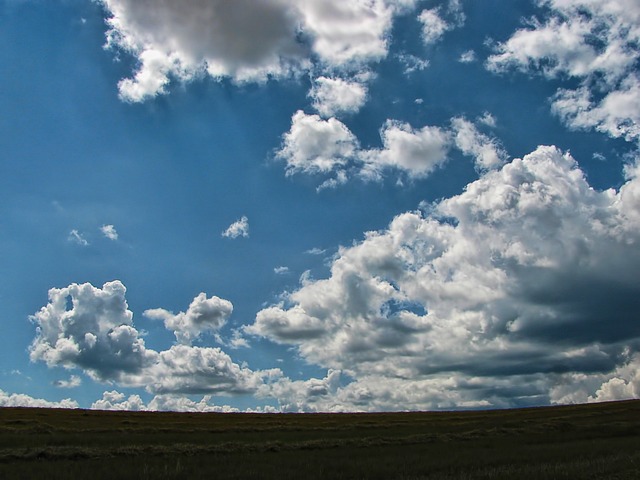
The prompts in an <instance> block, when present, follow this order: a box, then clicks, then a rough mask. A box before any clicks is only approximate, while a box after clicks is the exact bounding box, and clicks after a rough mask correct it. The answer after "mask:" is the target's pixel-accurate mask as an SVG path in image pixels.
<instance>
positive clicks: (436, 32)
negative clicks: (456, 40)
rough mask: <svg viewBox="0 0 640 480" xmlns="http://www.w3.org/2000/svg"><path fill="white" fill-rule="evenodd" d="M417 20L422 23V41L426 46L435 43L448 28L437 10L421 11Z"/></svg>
mask: <svg viewBox="0 0 640 480" xmlns="http://www.w3.org/2000/svg"><path fill="white" fill-rule="evenodd" d="M418 20H420V23H422V40H423V41H424V43H425V44H426V45H431V44H433V43H436V42H437V41H438V40H440V38H441V37H442V36H443V35H444V33H445V32H446V31H447V30H449V28H450V27H449V24H448V23H447V22H446V21H445V20H444V19H443V18H442V17H441V16H440V13H439V9H437V8H432V9H428V10H423V11H422V12H421V13H420V15H419V16H418Z"/></svg>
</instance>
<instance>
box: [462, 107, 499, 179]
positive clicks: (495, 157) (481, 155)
mask: <svg viewBox="0 0 640 480" xmlns="http://www.w3.org/2000/svg"><path fill="white" fill-rule="evenodd" d="M486 115H489V114H485V116H484V117H483V118H482V119H481V121H482V123H489V124H491V123H494V124H495V120H493V117H491V115H489V116H488V117H487V116H486ZM451 124H452V127H453V132H454V142H455V144H456V146H457V147H458V148H459V149H460V151H462V153H463V154H465V155H468V156H472V157H474V158H475V163H476V166H477V167H478V168H481V169H490V168H495V167H499V166H500V165H502V164H503V163H504V162H505V161H506V160H507V157H508V155H507V153H506V151H505V150H504V149H503V148H502V147H501V146H500V144H499V143H498V142H497V141H496V140H495V139H492V138H490V137H488V136H487V135H485V134H483V133H481V132H480V131H478V129H477V127H476V126H475V125H474V124H473V123H471V122H470V121H469V120H466V119H465V118H462V117H457V118H454V119H453V120H452V121H451Z"/></svg>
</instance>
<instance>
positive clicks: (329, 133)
mask: <svg viewBox="0 0 640 480" xmlns="http://www.w3.org/2000/svg"><path fill="white" fill-rule="evenodd" d="M357 148H358V143H357V140H356V138H355V136H354V135H353V134H352V133H351V131H350V130H349V129H348V128H347V127H346V126H345V125H344V124H343V123H342V122H340V121H339V120H337V119H336V118H330V119H328V120H323V119H321V118H320V117H319V116H318V115H307V114H306V113H304V112H303V111H301V110H298V111H297V112H296V113H295V114H294V115H293V117H292V119H291V129H290V130H289V132H287V133H285V135H284V136H283V146H282V149H281V150H280V151H278V152H277V156H278V158H280V159H282V160H284V161H285V162H286V164H287V165H286V171H287V175H292V174H294V173H306V174H316V173H327V172H331V171H332V170H334V169H336V168H338V167H342V166H344V165H345V164H346V163H347V162H348V160H349V159H350V158H351V157H353V155H354V154H355V152H356V150H357Z"/></svg>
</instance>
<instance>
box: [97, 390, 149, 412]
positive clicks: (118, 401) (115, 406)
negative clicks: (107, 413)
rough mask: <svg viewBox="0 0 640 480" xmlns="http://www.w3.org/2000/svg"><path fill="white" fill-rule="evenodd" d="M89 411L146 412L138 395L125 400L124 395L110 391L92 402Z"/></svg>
mask: <svg viewBox="0 0 640 480" xmlns="http://www.w3.org/2000/svg"><path fill="white" fill-rule="evenodd" d="M91 409H92V410H120V411H131V412H138V411H144V410H146V406H145V405H144V402H143V400H142V398H140V395H130V396H129V398H125V395H124V393H120V392H118V391H116V390H111V391H108V392H104V393H103V394H102V398H101V399H100V400H96V401H95V402H93V403H92V404H91Z"/></svg>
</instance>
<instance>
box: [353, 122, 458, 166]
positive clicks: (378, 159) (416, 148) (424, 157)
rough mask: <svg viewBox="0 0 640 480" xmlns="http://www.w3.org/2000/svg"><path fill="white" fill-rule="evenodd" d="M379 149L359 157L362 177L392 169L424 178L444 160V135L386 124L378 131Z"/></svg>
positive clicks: (437, 130) (431, 128)
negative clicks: (361, 160)
mask: <svg viewBox="0 0 640 480" xmlns="http://www.w3.org/2000/svg"><path fill="white" fill-rule="evenodd" d="M380 138H381V139H382V143H383V148H382V149H379V150H375V149H374V150H368V151H365V152H362V153H361V158H362V159H363V161H364V162H365V165H366V167H365V169H364V172H363V173H364V174H365V175H366V176H368V175H372V176H374V177H375V176H377V175H379V171H380V170H383V169H386V168H396V169H398V170H401V171H405V172H407V173H408V174H409V175H410V176H411V177H415V178H420V177H426V176H427V175H429V174H430V173H431V172H433V171H434V170H435V169H436V168H437V167H439V166H441V165H442V164H443V163H444V162H445V161H446V160H447V151H448V149H449V138H448V134H447V133H446V132H445V131H444V130H442V129H441V128H439V127H435V126H425V127H423V128H421V129H420V130H414V129H413V128H412V127H411V126H410V125H409V124H408V123H403V122H398V121H394V120H388V121H387V122H386V123H385V125H384V126H383V127H382V129H381V130H380Z"/></svg>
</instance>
